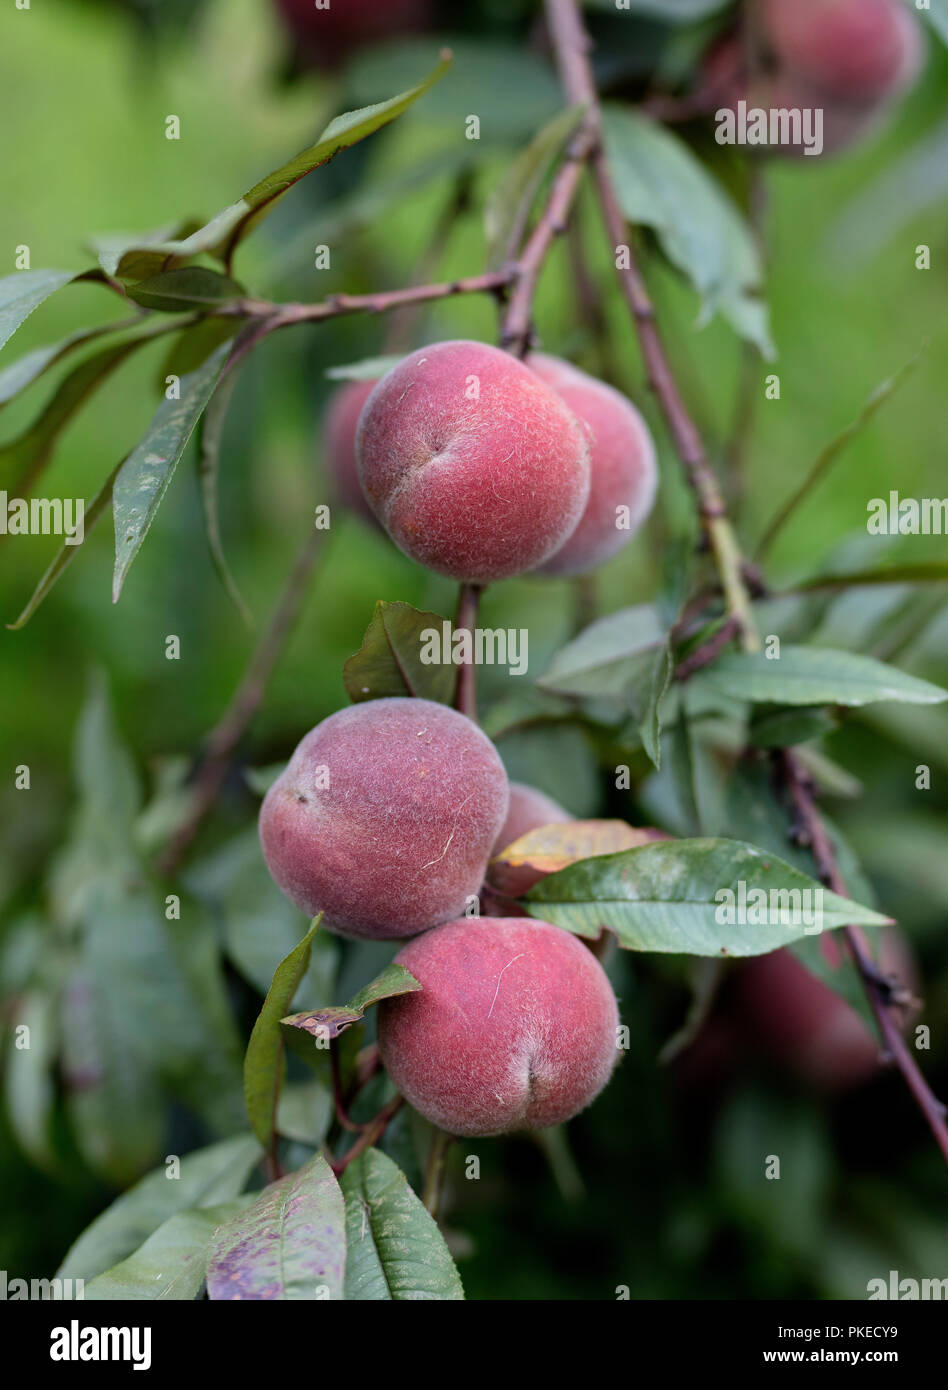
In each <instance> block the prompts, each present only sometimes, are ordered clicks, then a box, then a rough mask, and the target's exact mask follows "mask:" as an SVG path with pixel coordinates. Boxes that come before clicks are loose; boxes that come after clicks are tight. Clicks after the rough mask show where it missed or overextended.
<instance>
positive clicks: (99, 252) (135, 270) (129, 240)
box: [86, 217, 202, 280]
mask: <svg viewBox="0 0 948 1390" xmlns="http://www.w3.org/2000/svg"><path fill="white" fill-rule="evenodd" d="M201 225H202V223H201V221H200V219H196V218H193V217H192V218H187V219H186V220H184V221H178V222H173V223H171V224H170V226H164V227H157V228H154V229H153V230H152V231H150V232H111V233H107V234H105V235H104V236H96V237H90V238H89V239H88V242H87V243H86V244H87V246H88V248H89V250H90V251H91V252H92V253H93V255H94V256H95V258H96V260H97V261H98V262H99V265H100V266H101V268H102V270H103V272H104V273H105V274H106V275H108V276H109V278H110V279H118V280H144V279H146V277H148V276H149V275H157V274H158V273H159V271H162V270H169V269H170V268H171V266H170V264H169V262H170V261H172V260H173V259H174V257H173V256H169V254H168V253H167V252H165V251H161V250H160V249H159V250H156V249H154V248H156V247H158V248H160V247H161V246H163V245H165V243H167V242H169V241H171V242H174V241H178V240H180V239H181V238H182V237H187V236H190V235H191V233H192V232H196V231H197V230H198V229H199V228H200V227H201Z"/></svg>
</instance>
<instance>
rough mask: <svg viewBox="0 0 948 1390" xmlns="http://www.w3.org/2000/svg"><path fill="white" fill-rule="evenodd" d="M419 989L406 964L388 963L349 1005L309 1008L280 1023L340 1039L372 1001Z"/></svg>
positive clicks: (315, 1035)
mask: <svg viewBox="0 0 948 1390" xmlns="http://www.w3.org/2000/svg"><path fill="white" fill-rule="evenodd" d="M416 989H421V985H420V984H419V983H418V981H417V980H416V979H415V977H414V975H411V974H410V973H409V972H408V971H407V970H406V969H405V967H404V966H403V965H387V966H386V967H385V969H384V970H383V971H382V973H381V975H377V976H376V978H375V979H374V980H373V981H372V983H371V984H368V985H365V986H364V987H363V988H362V989H360V990H359V993H358V994H356V995H354V996H353V998H352V999H350V1000H349V1002H348V1004H341V1005H335V1004H334V1005H330V1006H328V1007H327V1008H325V1009H306V1010H304V1011H303V1012H302V1013H299V1014H290V1015H288V1017H286V1018H284V1019H281V1020H280V1022H281V1023H282V1024H283V1025H284V1027H287V1028H301V1029H302V1030H303V1032H304V1033H311V1034H312V1035H313V1037H314V1038H318V1039H320V1040H324V1041H328V1040H330V1039H332V1038H338V1036H339V1034H340V1033H344V1032H345V1030H346V1029H347V1028H351V1027H352V1025H353V1023H358V1022H359V1020H360V1019H361V1018H362V1015H363V1014H364V1013H365V1011H366V1009H368V1008H370V1007H371V1006H372V1005H373V1004H378V1003H379V1002H380V1001H381V1000H382V999H391V998H392V996H393V995H396V994H412V993H413V992H414V991H415V990H416Z"/></svg>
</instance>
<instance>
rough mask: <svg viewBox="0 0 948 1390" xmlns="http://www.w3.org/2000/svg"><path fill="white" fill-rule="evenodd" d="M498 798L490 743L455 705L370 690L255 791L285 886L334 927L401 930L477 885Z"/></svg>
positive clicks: (499, 769)
mask: <svg viewBox="0 0 948 1390" xmlns="http://www.w3.org/2000/svg"><path fill="white" fill-rule="evenodd" d="M327 783H328V785H326V784H327ZM507 797H508V793H507V774H506V773H505V772H504V767H503V764H502V763H501V761H500V758H499V757H498V755H497V752H496V751H495V749H494V745H493V744H492V743H491V741H490V740H489V739H488V738H487V737H486V735H485V734H483V733H481V731H480V729H478V728H477V726H476V725H474V724H472V723H471V721H470V720H469V719H466V718H465V717H464V715H461V714H457V713H455V711H454V710H452V709H448V707H447V706H446V705H440V704H436V703H434V702H433V701H431V700H415V699H406V698H399V697H395V698H391V699H385V700H369V701H367V702H366V703H365V704H358V705H352V706H351V707H350V708H349V709H344V710H340V711H339V712H338V713H337V714H333V715H330V717H329V718H328V719H324V720H323V722H322V723H321V724H317V725H316V728H315V729H312V730H311V731H310V732H309V733H308V734H307V735H306V737H305V738H304V739H303V740H302V741H301V743H300V744H299V746H298V747H297V749H296V751H295V753H294V754H293V756H292V758H291V759H290V762H289V764H288V766H287V768H286V769H285V771H284V772H283V773H282V774H281V776H280V777H279V778H278V779H277V781H276V782H274V784H273V786H272V787H271V788H270V790H269V791H268V792H267V795H266V797H265V799H264V802H263V806H262V807H261V809H260V842H261V845H262V846H263V856H264V859H265V860H266V862H267V868H268V869H269V870H270V873H271V875H272V876H273V878H274V880H275V882H276V883H277V885H278V886H279V887H280V888H281V889H282V890H283V892H284V893H285V894H286V896H287V897H288V898H290V899H291V900H292V901H293V902H295V903H296V904H297V905H298V906H299V907H301V908H302V909H303V910H304V911H305V912H307V913H309V914H310V915H311V916H315V914H316V913H317V912H322V913H323V914H324V916H323V923H324V925H325V926H327V927H329V928H331V929H332V930H333V931H335V932H338V933H339V934H340V935H341V936H354V937H370V938H373V939H388V938H395V937H405V936H411V935H413V933H415V932H419V931H423V930H424V929H425V928H426V927H430V926H433V925H434V924H435V923H437V922H445V921H448V920H449V919H450V918H452V917H457V915H458V914H459V913H460V912H463V911H464V909H465V907H466V906H467V900H468V898H469V897H470V896H472V895H474V894H476V893H477V891H478V889H479V888H480V885H481V883H482V881H483V878H484V871H485V868H486V865H487V859H488V856H489V854H490V850H491V846H492V845H493V843H494V841H495V839H496V838H497V832H498V831H499V829H500V827H501V825H502V824H503V820H504V817H505V816H506V814H507Z"/></svg>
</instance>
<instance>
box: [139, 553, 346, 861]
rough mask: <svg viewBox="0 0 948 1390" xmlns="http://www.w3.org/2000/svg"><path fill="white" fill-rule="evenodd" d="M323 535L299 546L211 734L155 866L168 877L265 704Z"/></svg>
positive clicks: (187, 845)
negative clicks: (186, 809) (187, 804)
mask: <svg viewBox="0 0 948 1390" xmlns="http://www.w3.org/2000/svg"><path fill="white" fill-rule="evenodd" d="M323 539H324V533H323V532H321V531H316V530H313V531H311V532H310V533H309V534H308V535H307V537H306V540H305V542H304V544H303V546H302V547H301V549H300V551H299V553H298V555H297V557H296V561H295V563H294V565H293V569H292V570H291V572H290V577H289V579H288V580H287V583H286V587H285V588H284V590H283V593H282V594H281V595H280V598H279V601H278V603H277V606H276V608H275V609H274V611H273V616H272V617H271V619H270V622H269V623H268V625H267V627H266V628H265V630H264V631H263V633H262V634H261V636H260V639H259V641H258V643H257V645H256V647H255V648H254V651H253V655H252V656H251V658H250V661H249V663H248V665H247V668H246V670H245V672H244V675H243V677H242V679H241V682H240V684H239V685H238V687H237V689H236V691H235V692H234V696H233V698H232V699H231V702H230V704H229V705H228V706H227V709H226V710H225V711H224V714H223V716H222V717H221V719H220V720H219V721H218V723H217V724H216V725H215V726H214V728H213V729H212V730H211V732H210V733H209V734H208V736H207V739H206V740H205V744H204V751H203V753H202V756H201V761H200V763H199V765H198V769H197V772H196V774H195V776H194V780H193V785H192V805H191V810H190V813H189V814H188V817H187V819H186V820H185V821H184V822H183V824H181V825H180V826H179V827H178V829H177V830H176V831H175V834H174V835H173V836H172V838H171V839H170V840H169V842H168V844H167V845H166V847H165V849H164V850H163V851H162V853H161V855H160V856H159V859H158V861H157V864H156V867H157V869H158V871H159V873H161V874H164V875H165V876H168V877H170V876H171V875H172V874H173V873H174V872H175V870H176V869H177V868H178V865H179V864H180V863H181V860H182V859H183V858H184V856H185V854H186V853H187V851H188V849H189V848H190V846H191V844H192V842H193V840H194V838H195V836H196V835H197V833H198V830H199V829H200V827H201V824H202V823H203V821H204V817H205V816H206V815H207V813H208V811H209V810H210V809H211V807H212V806H213V804H214V801H215V799H216V797H217V794H218V792H219V791H220V788H221V784H222V783H223V781H224V778H225V776H226V775H227V769H228V767H229V765H230V760H231V757H232V755H233V752H234V749H235V748H236V747H237V745H238V743H239V742H240V740H241V738H242V737H243V735H244V733H245V731H246V729H247V727H248V725H249V724H250V722H251V720H252V719H253V717H254V715H255V714H256V713H257V710H258V709H259V708H260V705H261V703H262V702H263V697H264V695H265V694H266V690H267V686H268V684H269V682H270V677H271V676H272V675H273V671H274V668H275V667H276V664H277V662H278V661H279V659H280V654H281V652H282V651H283V646H284V643H285V642H286V639H287V636H288V635H289V633H290V631H291V629H292V628H293V625H294V624H295V622H296V619H297V618H298V616H299V612H300V609H301V607H302V605H303V599H304V598H305V596H306V586H307V583H308V581H309V578H310V575H311V574H312V572H313V567H314V566H315V564H316V560H317V557H318V556H319V553H320V550H321V548H322V545H323Z"/></svg>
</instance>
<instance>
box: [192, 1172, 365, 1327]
mask: <svg viewBox="0 0 948 1390" xmlns="http://www.w3.org/2000/svg"><path fill="white" fill-rule="evenodd" d="M345 1268H346V1205H345V1201H344V1200H343V1196H342V1192H341V1190H340V1188H339V1184H338V1182H337V1181H336V1177H335V1175H334V1173H333V1171H332V1169H331V1168H330V1166H329V1164H328V1163H327V1162H326V1160H325V1159H324V1158H323V1156H322V1155H321V1154H316V1155H315V1157H313V1158H311V1159H310V1161H309V1162H308V1163H307V1164H304V1166H303V1167H302V1168H300V1169H299V1170H298V1171H297V1172H295V1173H291V1174H290V1175H289V1176H288V1177H286V1178H282V1179H281V1180H280V1181H279V1182H275V1183H271V1185H270V1186H269V1187H268V1188H266V1189H265V1190H264V1191H263V1192H262V1193H261V1194H260V1196H259V1197H258V1198H257V1200H256V1201H255V1202H254V1203H253V1205H252V1206H250V1207H248V1208H247V1210H246V1211H244V1212H241V1213H240V1215H238V1216H236V1217H233V1218H232V1219H231V1220H230V1221H228V1222H227V1223H226V1224H225V1225H223V1226H221V1227H220V1228H219V1229H218V1230H217V1231H216V1233H215V1234H214V1237H213V1239H212V1242H211V1251H210V1258H209V1260H208V1267H207V1296H208V1298H212V1299H218V1300H221V1299H234V1298H239V1299H248V1298H250V1299H289V1300H300V1299H308V1300H317V1299H340V1298H342V1297H343V1296H344V1295H343V1287H344V1278H345Z"/></svg>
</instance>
